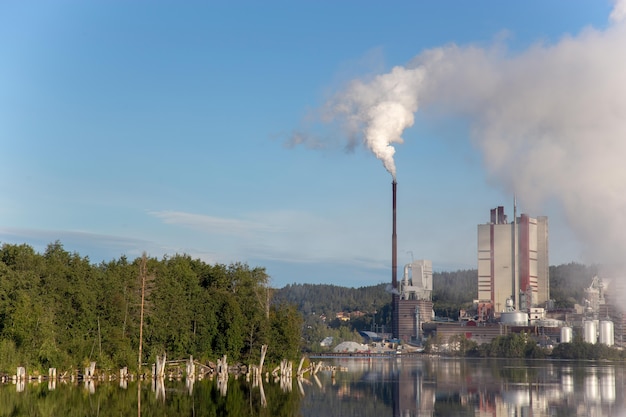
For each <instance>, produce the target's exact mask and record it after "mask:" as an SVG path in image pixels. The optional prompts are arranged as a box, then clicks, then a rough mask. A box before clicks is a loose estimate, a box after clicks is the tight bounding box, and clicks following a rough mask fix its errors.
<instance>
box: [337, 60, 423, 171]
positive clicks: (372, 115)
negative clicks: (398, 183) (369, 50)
mask: <svg viewBox="0 0 626 417" xmlns="http://www.w3.org/2000/svg"><path fill="white" fill-rule="evenodd" d="M423 73H424V71H423V69H422V68H413V69H411V68H403V67H395V68H394V69H393V70H392V71H391V72H390V73H388V74H383V75H379V76H378V77H376V78H374V79H373V80H372V81H370V82H367V83H366V82H363V81H360V80H355V81H353V82H352V83H351V84H350V86H349V87H348V88H347V89H346V90H345V91H343V92H340V93H339V94H337V95H336V96H335V97H333V99H331V100H330V101H329V102H328V103H327V104H326V108H325V110H326V114H327V116H328V118H329V119H333V118H335V117H339V118H340V119H342V120H343V122H344V127H345V128H346V129H347V132H348V137H349V138H350V139H349V140H350V143H349V146H354V145H355V144H356V142H357V141H360V140H362V141H363V144H364V145H365V146H367V148H368V149H370V150H371V151H372V152H373V153H374V155H375V156H376V158H378V159H380V160H381V161H382V163H383V165H384V166H385V169H386V170H387V171H389V173H390V174H391V175H392V177H393V179H394V180H395V179H396V165H395V163H394V160H393V155H394V153H395V148H394V147H393V145H392V144H394V143H402V142H403V140H402V136H401V135H402V132H403V131H404V129H406V128H407V127H410V126H413V122H414V114H415V112H416V111H417V96H416V94H415V92H416V91H417V90H418V89H419V87H420V84H421V82H422V78H423Z"/></svg>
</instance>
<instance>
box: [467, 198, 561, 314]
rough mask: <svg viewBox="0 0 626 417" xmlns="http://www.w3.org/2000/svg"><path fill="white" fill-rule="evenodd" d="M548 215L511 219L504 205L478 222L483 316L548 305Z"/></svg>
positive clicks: (480, 290) (479, 273) (479, 283)
mask: <svg viewBox="0 0 626 417" xmlns="http://www.w3.org/2000/svg"><path fill="white" fill-rule="evenodd" d="M549 287H550V281H549V259H548V218H547V217H545V216H541V217H537V218H532V217H530V216H528V215H527V214H521V215H520V216H519V217H517V213H514V220H513V222H511V223H509V222H508V219H507V216H506V215H505V214H504V207H502V206H500V207H498V208H495V209H492V210H491V217H490V221H489V223H486V224H480V225H478V299H479V307H480V308H479V312H478V313H479V317H480V319H481V320H488V319H490V318H499V317H500V315H501V313H502V312H503V311H507V310H509V311H510V310H521V311H526V312H527V311H529V309H530V308H531V307H535V306H540V307H542V306H545V303H546V302H547V301H548V300H549V299H550V294H549Z"/></svg>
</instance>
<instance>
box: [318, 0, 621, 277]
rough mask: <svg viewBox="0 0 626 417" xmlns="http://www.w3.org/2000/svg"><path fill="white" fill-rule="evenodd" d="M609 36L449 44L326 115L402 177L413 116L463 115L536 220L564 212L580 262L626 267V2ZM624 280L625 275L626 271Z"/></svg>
mask: <svg viewBox="0 0 626 417" xmlns="http://www.w3.org/2000/svg"><path fill="white" fill-rule="evenodd" d="M608 21H609V23H608V24H607V27H606V28H603V29H594V28H591V27H589V28H586V29H584V30H582V31H581V32H580V33H578V34H575V35H567V36H563V37H562V38H561V39H560V40H559V41H558V42H555V43H553V44H542V43H538V44H535V45H533V46H532V47H530V48H528V49H527V50H525V51H522V52H517V53H515V52H511V51H508V50H507V48H506V47H504V46H503V45H501V44H496V45H494V46H493V47H491V48H481V47H476V46H465V47H464V46H458V45H448V46H445V47H441V48H436V49H432V50H428V51H425V52H423V53H421V54H420V55H418V56H417V57H415V58H414V60H413V61H412V62H411V63H410V64H409V65H406V66H404V67H400V66H399V67H395V68H394V69H393V70H392V71H391V72H389V73H387V74H383V75H379V76H378V77H376V78H374V79H372V80H370V81H354V82H352V83H351V84H350V85H349V87H348V88H346V89H345V90H344V91H342V92H340V93H338V94H336V95H335V96H334V97H333V98H332V99H331V100H329V102H328V103H327V105H326V107H325V110H326V111H327V112H328V115H329V117H334V118H339V119H340V120H342V121H343V122H344V126H345V127H346V129H347V130H348V133H349V134H348V136H349V144H350V145H354V144H355V143H356V141H358V140H361V141H362V142H363V144H365V145H366V146H367V147H368V148H369V149H371V150H372V152H374V154H375V155H376V157H378V158H380V159H381V160H382V162H383V164H384V166H385V168H386V169H387V170H388V171H389V172H390V173H391V174H392V175H393V176H394V178H395V174H396V169H395V164H394V161H393V155H394V152H395V149H394V147H393V144H399V143H402V141H403V140H402V137H401V135H402V133H403V131H404V129H406V128H408V127H410V126H412V125H413V123H414V113H415V112H416V111H418V104H419V111H420V112H423V114H424V116H425V117H428V116H429V115H432V114H436V115H437V116H438V117H441V116H446V117H447V116H449V117H457V116H461V117H464V118H466V119H468V120H469V121H470V125H471V128H472V130H471V132H470V137H471V139H472V141H473V144H474V145H475V146H476V147H477V148H479V149H480V150H481V151H482V155H483V159H484V165H485V168H486V172H487V175H488V177H489V178H490V180H492V182H494V183H496V184H499V185H500V186H501V187H503V188H504V189H505V190H506V191H508V192H510V193H511V194H513V193H516V194H517V195H518V196H520V198H521V199H522V200H523V201H524V203H525V208H527V209H532V210H533V211H534V213H536V214H537V215H539V214H541V212H540V210H541V209H542V207H544V205H545V204H546V203H551V204H554V203H556V204H557V206H559V207H560V208H561V209H562V211H563V214H564V216H565V218H566V219H567V220H568V222H569V224H570V226H571V228H572V230H573V231H574V232H575V233H576V234H577V235H578V237H579V238H580V240H581V242H584V243H585V244H586V245H587V255H588V257H587V258H586V259H584V260H583V261H585V262H598V263H610V264H614V263H622V262H623V261H624V260H626V0H619V1H618V2H616V3H615V7H614V9H613V11H612V13H611V15H610V17H609V19H608ZM624 276H626V271H625V273H624Z"/></svg>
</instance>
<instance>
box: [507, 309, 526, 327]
mask: <svg viewBox="0 0 626 417" xmlns="http://www.w3.org/2000/svg"><path fill="white" fill-rule="evenodd" d="M500 323H502V324H505V325H507V326H528V314H527V313H524V312H523V311H503V312H502V313H500Z"/></svg>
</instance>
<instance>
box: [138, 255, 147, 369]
mask: <svg viewBox="0 0 626 417" xmlns="http://www.w3.org/2000/svg"><path fill="white" fill-rule="evenodd" d="M146 263H147V259H146V253H145V252H144V253H143V255H142V256H141V264H140V266H139V277H140V278H141V313H140V315H139V358H138V362H137V374H138V375H141V355H142V352H141V350H142V348H143V306H144V299H145V294H146V274H147V272H146V268H147V267H146Z"/></svg>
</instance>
